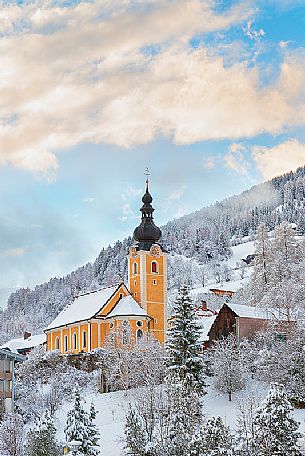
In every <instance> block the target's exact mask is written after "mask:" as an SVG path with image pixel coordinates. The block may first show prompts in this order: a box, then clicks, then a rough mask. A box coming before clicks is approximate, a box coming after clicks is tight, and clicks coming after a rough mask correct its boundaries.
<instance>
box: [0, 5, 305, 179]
mask: <svg viewBox="0 0 305 456" xmlns="http://www.w3.org/2000/svg"><path fill="white" fill-rule="evenodd" d="M38 4H39V8H37V5H38ZM52 4H53V6H48V5H50V2H45V3H44V2H43V1H39V2H38V3H37V2H35V1H34V2H28V3H26V4H25V5H24V6H17V5H15V6H12V7H4V8H2V9H1V12H0V19H1V17H2V18H3V20H4V19H5V23H6V26H5V27H6V28H5V32H4V33H6V35H5V36H3V37H2V38H0V68H1V78H0V164H2V165H3V164H9V165H12V166H17V167H21V168H23V169H26V170H32V171H35V172H39V173H49V174H48V175H49V176H51V177H52V176H53V175H54V173H56V169H57V167H58V162H57V158H56V155H57V154H58V152H59V151H62V150H65V149H68V148H70V147H72V146H74V145H76V144H79V143H81V142H94V143H108V144H115V145H118V146H121V147H126V148H128V147H132V146H134V145H139V144H145V143H148V142H150V141H152V140H153V139H154V138H156V137H157V136H160V135H163V136H165V137H168V138H171V139H172V140H173V141H174V142H175V143H176V144H191V143H194V142H198V141H205V140H215V139H228V138H229V139H232V140H239V139H240V138H243V137H252V136H255V135H257V134H259V133H264V132H268V133H272V134H277V133H279V132H281V131H282V130H283V129H286V128H287V127H290V126H295V125H304V123H305V64H304V59H302V58H300V59H298V58H296V57H293V56H291V55H288V54H287V56H286V57H285V58H286V60H285V61H284V63H283V64H282V66H281V69H280V76H279V78H278V80H277V81H275V82H274V83H273V85H270V86H268V87H265V88H264V87H261V83H260V79H259V75H258V72H257V70H256V69H255V68H252V69H249V68H248V67H247V65H246V64H244V63H240V62H238V63H235V64H234V63H232V64H231V65H230V66H225V65H224V63H223V60H222V58H221V57H219V56H217V55H213V52H212V51H211V50H207V49H203V48H201V49H192V48H190V47H189V44H188V43H189V39H190V38H191V37H192V36H194V34H196V33H204V32H210V31H219V30H224V29H226V28H227V27H230V26H231V25H232V24H237V23H243V22H244V21H246V20H248V18H249V16H250V15H251V14H252V12H251V11H249V10H248V7H247V3H245V2H242V3H241V4H240V5H237V6H236V7H234V8H233V9H231V10H230V11H229V12H227V13H226V14H224V15H217V14H216V13H215V12H214V10H213V5H214V2H212V1H210V0H206V1H199V0H189V1H187V2H186V1H182V0H174V1H171V2H163V1H156V0H147V1H140V0H139V1H137V2H133V1H124V2H121V1H113V2H103V5H102V4H101V2H99V1H96V2H94V3H92V2H88V3H82V2H81V3H80V4H78V5H75V6H74V7H70V8H60V7H57V6H54V3H53V2H51V5H52ZM44 5H45V6H44ZM249 30H251V26H250V29H249ZM251 33H254V32H253V30H252V32H251ZM257 33H259V36H261V35H262V33H261V32H260V31H259V32H257ZM151 45H152V46H157V47H158V48H159V51H158V52H157V53H156V54H155V55H149V53H145V52H143V48H145V47H146V46H151ZM232 154H233V155H232ZM232 154H231V156H232V157H234V159H235V162H236V157H237V154H235V155H234V153H232ZM228 160H229V161H230V158H229V159H228ZM232 160H233V159H231V161H232ZM233 161H234V160H233ZM232 163H233V162H232ZM232 163H231V165H232Z"/></svg>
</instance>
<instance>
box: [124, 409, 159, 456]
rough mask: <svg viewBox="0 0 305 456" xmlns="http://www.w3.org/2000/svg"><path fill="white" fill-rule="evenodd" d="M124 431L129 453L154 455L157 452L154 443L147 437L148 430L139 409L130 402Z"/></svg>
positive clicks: (126, 447)
mask: <svg viewBox="0 0 305 456" xmlns="http://www.w3.org/2000/svg"><path fill="white" fill-rule="evenodd" d="M124 433H125V442H126V443H125V450H126V452H127V454H133V455H136V456H153V455H154V454H155V453H154V451H153V448H152V445H151V443H149V440H148V438H147V432H146V430H145V427H144V425H143V421H142V418H141V417H140V415H139V413H138V412H137V410H136V409H134V408H133V407H131V405H130V404H129V409H128V412H127V415H126V423H125V430H124Z"/></svg>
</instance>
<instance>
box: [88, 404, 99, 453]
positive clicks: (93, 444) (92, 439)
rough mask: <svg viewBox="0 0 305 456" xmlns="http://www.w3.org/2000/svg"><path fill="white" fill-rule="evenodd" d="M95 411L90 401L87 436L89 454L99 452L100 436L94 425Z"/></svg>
mask: <svg viewBox="0 0 305 456" xmlns="http://www.w3.org/2000/svg"><path fill="white" fill-rule="evenodd" d="M96 415H97V411H96V409H95V407H94V404H93V402H92V403H91V406H90V413H89V437H88V441H89V443H88V451H89V452H88V453H87V454H90V455H93V456H95V455H97V454H99V453H100V452H99V450H98V447H99V443H98V442H99V438H100V433H99V431H98V429H97V427H96V425H95V419H96Z"/></svg>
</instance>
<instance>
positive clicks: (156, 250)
mask: <svg viewBox="0 0 305 456" xmlns="http://www.w3.org/2000/svg"><path fill="white" fill-rule="evenodd" d="M150 253H151V255H152V256H154V257H156V258H159V257H160V255H161V249H160V246H159V245H157V244H153V245H152V246H151V248H150Z"/></svg>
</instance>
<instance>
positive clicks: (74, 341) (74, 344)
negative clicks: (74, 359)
mask: <svg viewBox="0 0 305 456" xmlns="http://www.w3.org/2000/svg"><path fill="white" fill-rule="evenodd" d="M73 350H77V335H76V333H73Z"/></svg>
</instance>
